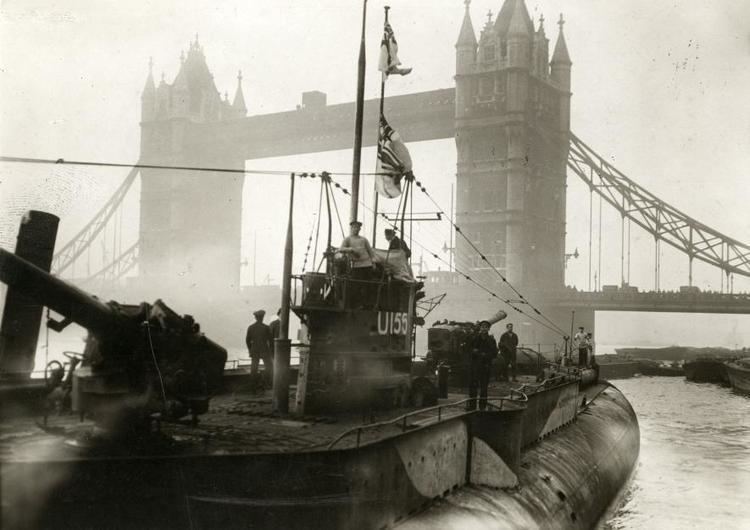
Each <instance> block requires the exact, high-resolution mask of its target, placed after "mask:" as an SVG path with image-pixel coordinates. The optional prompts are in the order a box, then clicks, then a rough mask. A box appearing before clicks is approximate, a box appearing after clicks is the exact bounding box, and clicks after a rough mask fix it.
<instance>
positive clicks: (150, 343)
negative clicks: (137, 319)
mask: <svg viewBox="0 0 750 530" xmlns="http://www.w3.org/2000/svg"><path fill="white" fill-rule="evenodd" d="M143 327H145V328H146V334H147V335H148V347H149V349H150V350H151V358H152V359H153V360H154V366H155V367H156V373H157V375H158V376H159V385H160V386H161V396H162V398H164V406H166V405H167V392H166V391H165V390H164V379H163V378H162V376H161V370H159V363H158V362H157V361H156V352H155V351H154V343H153V341H152V340H151V325H150V324H149V323H148V320H144V322H143Z"/></svg>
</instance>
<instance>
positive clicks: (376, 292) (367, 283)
mask: <svg viewBox="0 0 750 530" xmlns="http://www.w3.org/2000/svg"><path fill="white" fill-rule="evenodd" d="M292 281H293V286H292V305H294V306H303V307H308V308H328V309H339V310H343V309H345V308H347V307H348V306H351V305H354V304H355V303H356V304H361V305H362V306H364V307H367V308H370V309H373V308H377V309H379V310H384V311H400V310H404V308H405V307H407V306H408V292H406V291H404V290H403V289H399V288H398V286H400V285H404V282H401V281H400V280H392V279H388V277H386V278H385V279H383V280H359V279H353V278H350V277H349V276H348V275H338V274H333V275H328V274H324V273H306V274H303V275H295V276H293V277H292Z"/></svg>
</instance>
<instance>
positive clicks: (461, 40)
mask: <svg viewBox="0 0 750 530" xmlns="http://www.w3.org/2000/svg"><path fill="white" fill-rule="evenodd" d="M464 4H465V5H466V12H465V13H464V21H463V23H462V24H461V31H460V32H459V34H458V41H457V42H456V49H459V48H461V47H465V48H469V47H472V48H473V49H474V50H476V47H477V36H476V34H475V33H474V26H473V25H472V23H471V14H470V13H469V6H470V5H471V0H464Z"/></svg>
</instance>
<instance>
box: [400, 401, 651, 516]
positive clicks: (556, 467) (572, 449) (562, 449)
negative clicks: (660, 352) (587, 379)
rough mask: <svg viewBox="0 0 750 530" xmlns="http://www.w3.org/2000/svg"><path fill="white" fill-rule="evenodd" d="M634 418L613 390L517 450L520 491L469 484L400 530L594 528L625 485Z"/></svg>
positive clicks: (636, 444)
mask: <svg viewBox="0 0 750 530" xmlns="http://www.w3.org/2000/svg"><path fill="white" fill-rule="evenodd" d="M639 449H640V438H639V428H638V420H637V418H636V415H635V413H634V412H633V409H632V407H631V406H630V404H629V403H628V401H627V400H626V399H625V397H624V396H623V395H622V394H621V393H620V392H619V391H618V390H617V389H616V388H614V387H609V388H608V389H607V390H605V391H604V392H602V394H601V395H599V396H598V397H597V398H596V400H595V401H594V402H593V403H592V404H591V405H590V406H589V407H588V408H587V410H585V411H584V412H582V413H580V414H579V415H578V417H577V419H576V421H575V422H574V423H573V424H571V425H569V426H566V427H565V428H563V429H561V430H560V431H558V432H555V433H552V434H550V435H548V436H547V437H545V439H544V440H543V441H542V442H540V443H537V444H535V445H534V446H532V447H530V448H529V449H528V450H526V451H524V452H523V453H522V461H521V469H520V472H519V474H518V479H519V485H520V487H519V488H512V489H505V490H498V489H494V488H488V487H485V486H480V485H471V486H469V487H466V488H462V489H461V490H458V491H457V492H455V493H454V494H453V495H451V496H449V497H446V498H445V499H442V500H440V501H439V502H437V503H436V504H435V505H434V506H432V507H431V508H430V509H428V510H426V511H425V512H423V513H421V514H419V515H417V516H415V517H413V518H411V519H409V520H407V521H406V522H404V524H403V525H401V526H399V528H404V529H421V528H438V527H439V528H473V529H481V528H493V529H498V528H508V529H510V528H546V529H554V528H592V527H594V526H595V525H596V524H597V522H598V521H599V520H600V518H601V517H602V515H603V514H604V513H605V512H606V511H607V509H608V507H609V506H610V505H611V503H612V502H613V501H615V499H617V498H618V493H619V492H620V490H621V489H622V488H623V487H624V486H625V485H626V484H627V481H628V479H629V477H630V475H631V473H632V470H633V468H634V467H635V464H636V461H637V459H638V453H639Z"/></svg>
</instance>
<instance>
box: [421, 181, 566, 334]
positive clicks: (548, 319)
mask: <svg viewBox="0 0 750 530" xmlns="http://www.w3.org/2000/svg"><path fill="white" fill-rule="evenodd" d="M416 184H417V187H418V188H419V189H420V190H421V191H422V193H424V194H425V196H427V198H429V199H430V201H431V202H432V204H434V205H435V207H436V208H437V209H438V211H439V212H440V213H441V214H443V215H444V216H445V218H446V219H447V220H448V222H450V224H451V226H452V227H453V228H454V229H455V231H456V232H457V233H458V234H460V235H461V237H463V238H464V240H466V242H467V243H469V245H470V246H471V248H472V249H473V250H474V251H475V252H477V254H478V255H479V257H480V258H481V259H482V261H484V262H485V263H487V265H489V266H490V268H491V269H492V270H493V271H494V272H495V273H496V274H497V275H498V276H499V277H500V279H501V280H502V281H503V283H505V284H506V285H507V286H508V287H510V288H511V290H513V292H514V293H516V295H518V297H519V298H520V299H521V300H522V301H523V303H524V304H527V305H528V306H529V307H530V308H531V309H532V310H533V311H534V312H535V313H536V314H537V315H539V316H540V317H542V318H543V319H544V320H546V321H547V322H549V324H550V325H552V326H553V327H554V328H556V329H557V331H558V332H559V333H561V334H562V335H563V336H565V332H564V331H563V330H562V328H560V327H559V326H558V325H557V324H555V323H554V322H553V321H552V320H551V319H550V318H548V317H547V316H546V315H544V314H543V313H542V312H541V311H539V309H537V308H536V307H534V305H533V304H532V303H531V302H529V301H528V300H527V299H526V298H525V297H524V295H523V294H522V293H521V292H520V291H519V290H518V289H516V288H515V286H513V284H512V283H510V282H509V281H508V279H507V278H506V277H505V276H504V275H503V274H502V273H501V272H500V271H499V270H497V268H496V267H495V266H494V265H493V264H492V262H490V260H488V259H487V257H486V256H485V255H484V253H482V252H481V251H480V250H479V249H478V248H477V246H476V245H475V244H474V243H473V242H472V241H471V240H470V239H469V238H468V237H467V236H466V235H465V234H464V233H463V231H462V230H461V228H460V227H459V226H458V225H457V224H456V223H455V221H454V220H453V218H452V217H451V215H450V214H447V213H445V210H443V208H442V207H441V206H440V205H439V204H438V203H437V201H436V200H435V199H434V198H433V197H432V195H430V193H429V192H428V191H427V188H426V187H425V186H423V185H422V183H421V182H419V181H417V182H416Z"/></svg>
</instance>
